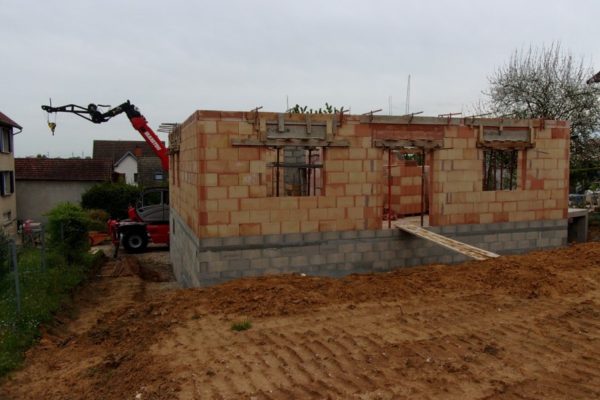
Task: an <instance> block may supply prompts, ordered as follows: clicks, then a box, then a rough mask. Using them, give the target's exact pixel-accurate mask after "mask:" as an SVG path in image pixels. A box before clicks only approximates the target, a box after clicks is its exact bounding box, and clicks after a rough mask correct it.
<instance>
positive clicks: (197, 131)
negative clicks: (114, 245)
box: [170, 111, 569, 238]
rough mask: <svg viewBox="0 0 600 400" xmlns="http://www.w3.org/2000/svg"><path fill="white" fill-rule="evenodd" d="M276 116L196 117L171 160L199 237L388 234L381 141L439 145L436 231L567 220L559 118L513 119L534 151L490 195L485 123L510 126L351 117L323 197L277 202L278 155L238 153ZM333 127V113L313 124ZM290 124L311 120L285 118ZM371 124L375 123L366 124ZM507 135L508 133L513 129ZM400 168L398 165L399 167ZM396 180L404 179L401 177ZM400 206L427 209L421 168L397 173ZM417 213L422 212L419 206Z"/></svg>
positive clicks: (181, 210) (564, 141)
mask: <svg viewBox="0 0 600 400" xmlns="http://www.w3.org/2000/svg"><path fill="white" fill-rule="evenodd" d="M277 117H278V114H275V113H258V114H256V113H251V112H248V113H246V112H224V111H197V112H195V113H194V114H193V115H192V116H191V117H190V118H188V120H187V121H185V122H184V123H183V124H182V126H181V130H180V147H179V152H174V153H173V154H172V156H171V171H170V185H171V204H172V208H173V210H174V211H176V212H177V214H178V215H179V216H180V217H181V218H182V219H183V220H184V221H185V222H186V224H187V225H188V226H189V227H190V228H191V229H192V230H193V232H194V233H195V234H196V235H197V236H198V237H199V238H209V237H231V236H255V235H272V234H286V233H308V232H330V231H348V230H365V229H380V228H381V226H382V221H381V219H382V211H383V206H384V204H385V202H386V201H387V200H386V196H387V179H386V176H385V171H384V168H383V166H384V164H385V163H387V151H386V152H384V150H383V149H382V148H379V147H376V146H375V143H376V141H377V140H433V141H439V142H441V148H440V149H436V150H432V151H428V153H427V165H429V166H430V169H429V174H428V183H427V184H428V187H429V188H430V190H429V193H428V202H429V209H430V212H429V214H430V224H431V225H456V224H486V223H493V222H517V221H534V220H558V219H564V218H566V216H567V198H568V173H569V172H568V151H569V128H568V125H567V124H566V123H565V122H561V121H537V120H535V121H516V122H515V121H513V122H515V123H520V124H521V125H520V126H527V124H529V125H530V126H534V128H533V132H534V134H535V135H534V136H535V147H534V148H531V149H527V150H520V151H519V170H518V178H517V180H518V187H517V189H516V190H512V191H508V190H503V191H483V165H482V163H483V150H482V149H481V148H478V147H477V138H478V133H479V125H481V126H492V127H498V126H501V125H502V124H503V123H504V121H500V120H483V119H482V120H478V121H477V122H478V124H479V125H478V124H473V123H472V121H470V122H471V123H469V121H466V120H464V119H452V120H448V119H446V118H430V117H421V118H419V117H415V118H414V120H413V119H411V121H406V122H403V121H404V120H402V119H401V118H399V117H379V118H377V119H375V120H373V118H371V119H370V120H369V119H368V117H365V116H344V119H343V123H342V124H341V126H340V127H339V128H338V129H337V131H336V132H335V134H334V135H333V137H332V138H333V139H334V140H335V141H342V140H343V141H346V142H347V145H348V146H347V147H327V148H324V152H323V164H324V168H323V171H322V175H323V176H322V180H323V190H322V192H321V195H319V196H309V197H272V192H273V188H272V185H271V175H272V173H273V171H272V168H271V167H268V166H267V164H268V163H270V162H273V161H274V160H275V151H274V150H272V149H269V148H266V147H245V146H235V145H233V144H232V141H233V140H239V139H258V138H259V137H260V131H261V130H264V124H265V121H266V120H270V121H276V120H277ZM312 118H313V119H314V120H315V121H317V120H320V121H322V122H323V121H326V122H327V123H328V124H331V123H333V122H332V121H333V116H331V115H320V116H314V117H312ZM285 119H286V121H288V120H289V121H296V122H300V121H305V116H303V115H286V116H285ZM366 119H367V120H366ZM506 129H509V128H506ZM395 162H398V160H395ZM396 173H397V176H396ZM393 176H394V180H395V181H394V185H393V192H392V195H393V199H392V208H393V209H394V207H396V206H397V207H399V208H398V210H399V211H400V212H401V213H407V214H408V213H412V211H413V210H416V212H419V211H420V168H414V167H410V166H408V165H406V166H404V167H402V168H396V170H395V171H393ZM417 207H419V208H418V209H417Z"/></svg>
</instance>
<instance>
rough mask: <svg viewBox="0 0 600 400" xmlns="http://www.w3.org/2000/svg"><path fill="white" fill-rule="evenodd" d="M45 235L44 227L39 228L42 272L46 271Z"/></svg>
mask: <svg viewBox="0 0 600 400" xmlns="http://www.w3.org/2000/svg"><path fill="white" fill-rule="evenodd" d="M45 236H46V233H45V230H44V225H42V226H41V231H40V241H41V245H42V249H41V254H40V255H41V260H42V271H46V237H45Z"/></svg>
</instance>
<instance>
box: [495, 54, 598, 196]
mask: <svg viewBox="0 0 600 400" xmlns="http://www.w3.org/2000/svg"><path fill="white" fill-rule="evenodd" d="M592 75H593V71H592V70H591V68H589V67H586V66H584V63H583V59H580V60H576V59H575V58H574V57H573V56H572V55H571V54H570V53H569V52H565V51H563V50H562V49H561V47H560V44H558V43H553V44H552V45H551V46H550V47H541V48H532V47H530V48H529V49H528V50H526V51H515V52H514V53H513V55H512V56H511V58H510V60H509V62H508V63H507V64H506V65H504V66H502V67H500V68H498V69H497V70H496V71H495V72H494V73H493V74H492V75H491V76H490V77H488V80H489V83H490V88H489V89H488V91H486V92H484V94H485V95H486V96H487V97H488V100H489V104H488V107H489V110H490V111H491V112H492V113H493V114H494V115H496V116H506V117H512V118H543V119H559V120H567V121H569V122H570V123H571V170H572V172H574V174H572V175H571V177H572V180H578V181H580V183H583V182H585V181H588V180H589V179H590V178H591V175H594V176H595V174H596V171H595V170H594V168H596V167H600V148H598V146H597V140H596V139H595V138H594V136H595V132H597V131H598V130H599V128H600V85H588V84H586V81H587V80H588V79H589V78H590V77H591V76H592ZM583 170H587V171H591V173H592V174H591V175H590V174H589V173H587V174H580V173H578V172H580V171H583ZM573 183H574V182H572V184H573ZM585 184H587V182H586V183H585Z"/></svg>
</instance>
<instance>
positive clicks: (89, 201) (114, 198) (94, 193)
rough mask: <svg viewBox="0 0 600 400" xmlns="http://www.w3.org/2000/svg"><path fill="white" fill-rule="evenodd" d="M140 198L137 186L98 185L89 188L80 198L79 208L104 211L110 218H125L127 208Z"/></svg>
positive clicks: (121, 184)
mask: <svg viewBox="0 0 600 400" xmlns="http://www.w3.org/2000/svg"><path fill="white" fill-rule="evenodd" d="M139 196H140V189H139V188H138V187H137V186H133V185H127V184H124V183H99V184H97V185H94V186H92V187H91V188H89V189H88V190H87V191H86V192H85V193H83V195H82V196H81V206H82V207H83V208H85V209H88V210H89V209H100V210H104V211H106V212H107V213H108V214H109V215H110V216H111V217H112V218H118V219H124V218H127V208H128V206H129V205H134V204H135V202H136V201H137V199H138V197H139Z"/></svg>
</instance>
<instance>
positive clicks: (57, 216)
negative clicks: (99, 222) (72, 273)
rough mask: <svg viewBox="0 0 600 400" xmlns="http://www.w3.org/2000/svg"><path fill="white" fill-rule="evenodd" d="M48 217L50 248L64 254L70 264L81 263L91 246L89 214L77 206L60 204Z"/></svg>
mask: <svg viewBox="0 0 600 400" xmlns="http://www.w3.org/2000/svg"><path fill="white" fill-rule="evenodd" d="M47 216H48V228H47V232H48V234H49V235H50V237H49V238H48V244H49V246H50V248H51V249H53V250H55V251H58V252H60V253H62V254H64V256H65V257H66V259H67V262H68V263H69V264H71V263H73V262H74V261H81V260H80V258H81V254H82V253H85V251H86V250H87V249H88V248H89V245H90V242H89V239H88V235H87V233H88V227H89V225H90V220H89V218H88V216H87V214H86V213H85V212H84V211H83V210H82V209H81V207H79V206H77V205H75V204H72V203H60V204H58V205H57V206H56V207H54V208H53V209H52V210H50V212H49V213H48V214H47Z"/></svg>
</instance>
